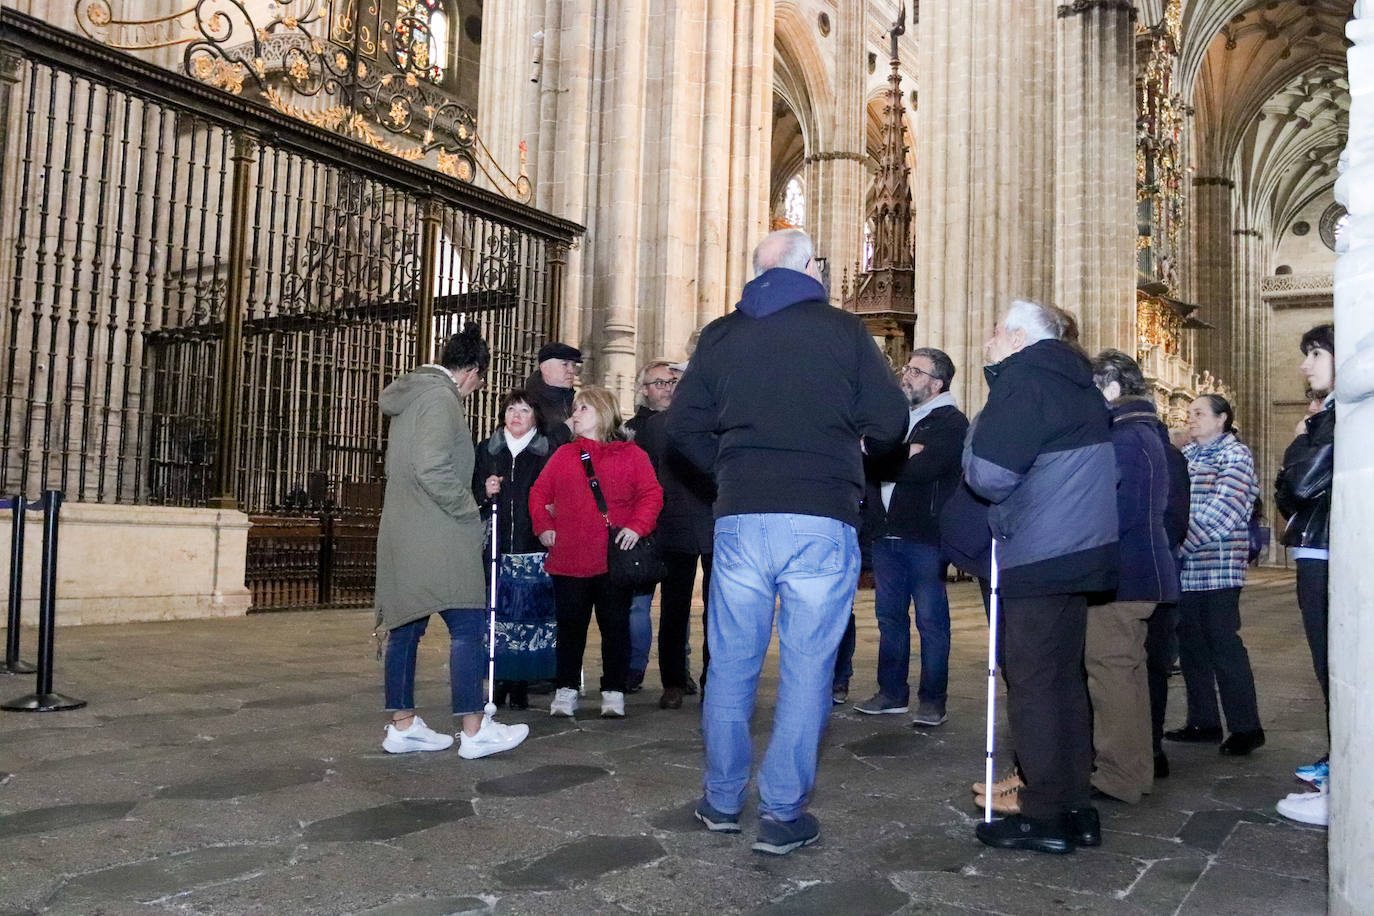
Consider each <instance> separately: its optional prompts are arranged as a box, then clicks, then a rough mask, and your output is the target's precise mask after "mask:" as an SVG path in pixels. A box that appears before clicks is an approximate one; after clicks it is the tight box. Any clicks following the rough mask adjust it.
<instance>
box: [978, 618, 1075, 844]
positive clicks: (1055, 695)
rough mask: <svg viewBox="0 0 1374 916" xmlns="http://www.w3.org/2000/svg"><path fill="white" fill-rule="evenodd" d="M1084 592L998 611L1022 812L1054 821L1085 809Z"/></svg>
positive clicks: (1029, 815)
mask: <svg viewBox="0 0 1374 916" xmlns="http://www.w3.org/2000/svg"><path fill="white" fill-rule="evenodd" d="M1087 612H1088V602H1087V598H1086V597H1085V596H1083V595H1043V596H1036V597H1031V598H1006V597H1004V598H1003V599H1002V601H1001V602H1000V608H999V614H998V631H999V643H1000V644H1001V649H1002V652H1001V655H1002V657H1003V659H1004V661H1003V666H1004V668H1003V671H1004V674H1005V677H1006V681H1007V718H1008V720H1009V721H1010V722H1011V736H1012V743H1013V745H1014V746H1015V748H1016V759H1017V763H1018V764H1019V766H1020V770H1021V774H1022V778H1023V779H1024V780H1025V782H1026V785H1025V787H1024V788H1023V789H1021V794H1020V804H1021V811H1022V813H1023V814H1025V815H1026V816H1027V817H1033V818H1054V817H1057V816H1059V815H1060V814H1062V813H1063V812H1065V811H1068V810H1069V809H1071V808H1080V807H1085V806H1087V805H1089V804H1090V801H1089V793H1090V791H1091V790H1090V788H1089V784H1088V781H1089V779H1090V778H1091V776H1092V759H1093V751H1092V726H1091V722H1090V718H1089V716H1090V713H1089V709H1088V687H1087V683H1086V681H1085V680H1084V675H1083V644H1084V638H1085V633H1086V630H1087Z"/></svg>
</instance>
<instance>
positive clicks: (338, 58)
mask: <svg viewBox="0 0 1374 916" xmlns="http://www.w3.org/2000/svg"><path fill="white" fill-rule="evenodd" d="M334 66H335V67H337V68H338V69H340V70H347V69H348V55H347V54H345V53H344V52H342V51H340V52H339V53H337V54H335V55H334Z"/></svg>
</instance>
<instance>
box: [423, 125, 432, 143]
mask: <svg viewBox="0 0 1374 916" xmlns="http://www.w3.org/2000/svg"><path fill="white" fill-rule="evenodd" d="M424 140H425V146H429V145H430V144H431V143H433V142H434V131H432V130H428V129H426V130H425V133H424Z"/></svg>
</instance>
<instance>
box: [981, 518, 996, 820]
mask: <svg viewBox="0 0 1374 916" xmlns="http://www.w3.org/2000/svg"><path fill="white" fill-rule="evenodd" d="M997 587H998V582H997V538H993V539H992V582H991V593H990V594H989V596H988V730H987V757H986V759H985V760H984V761H983V785H984V786H985V787H986V788H985V789H984V790H983V822H984V823H989V822H991V821H992V793H993V789H992V769H993V766H992V764H993V744H994V739H995V737H996V735H997V611H998V607H997V605H998V603H999V602H998V595H997Z"/></svg>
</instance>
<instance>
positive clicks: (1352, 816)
mask: <svg viewBox="0 0 1374 916" xmlns="http://www.w3.org/2000/svg"><path fill="white" fill-rule="evenodd" d="M1346 35H1347V37H1349V38H1350V40H1351V41H1353V42H1354V45H1353V47H1351V48H1350V50H1349V51H1348V52H1347V53H1348V57H1349V62H1350V139H1349V142H1348V144H1347V146H1346V149H1345V154H1344V155H1343V156H1342V166H1343V167H1342V170H1341V177H1340V179H1339V180H1338V181H1337V182H1336V199H1337V200H1339V201H1341V203H1343V204H1344V205H1345V207H1346V209H1347V210H1348V211H1349V212H1350V222H1349V224H1348V225H1347V227H1346V230H1345V232H1344V234H1343V236H1342V242H1343V244H1345V245H1348V248H1347V250H1346V251H1345V252H1344V253H1343V254H1342V255H1341V256H1340V259H1339V260H1338V261H1337V262H1336V296H1335V299H1336V303H1335V305H1336V366H1337V369H1336V416H1337V429H1338V430H1339V432H1338V434H1337V437H1336V478H1335V490H1334V493H1335V498H1334V500H1333V504H1332V518H1331V621H1330V627H1331V634H1330V647H1331V826H1330V832H1329V836H1328V843H1329V855H1330V868H1329V874H1330V878H1329V898H1328V904H1329V906H1330V911H1331V912H1332V913H1333V914H1336V916H1356V914H1367V913H1374V869H1371V868H1370V863H1371V862H1374V817H1371V816H1370V815H1371V813H1374V767H1371V766H1370V761H1371V760H1374V664H1371V660H1374V615H1372V614H1371V613H1370V611H1371V609H1372V608H1374V576H1371V575H1370V574H1369V558H1370V556H1371V555H1374V0H1358V2H1356V4H1355V18H1354V19H1352V20H1351V21H1350V22H1349V23H1347V24H1346Z"/></svg>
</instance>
